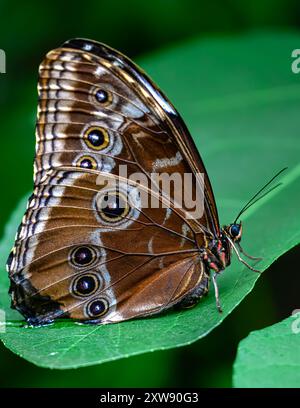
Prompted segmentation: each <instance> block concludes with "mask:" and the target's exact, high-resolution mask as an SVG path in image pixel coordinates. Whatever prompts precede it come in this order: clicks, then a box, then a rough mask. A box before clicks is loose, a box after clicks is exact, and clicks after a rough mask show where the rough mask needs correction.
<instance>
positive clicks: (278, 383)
mask: <svg viewBox="0 0 300 408" xmlns="http://www.w3.org/2000/svg"><path fill="white" fill-rule="evenodd" d="M299 312H300V310H298V313H295V314H294V315H293V316H291V317H289V318H288V319H285V320H283V321H282V322H280V323H277V324H275V325H273V326H270V327H267V328H265V329H263V330H258V331H254V332H252V333H250V334H249V336H248V337H246V338H245V339H244V340H242V341H241V342H240V344H239V348H238V353H237V357H236V360H235V363H234V376H233V382H234V385H235V387H247V388H248V387H262V388H267V387H268V388H292V387H294V388H299V387H300V313H299Z"/></svg>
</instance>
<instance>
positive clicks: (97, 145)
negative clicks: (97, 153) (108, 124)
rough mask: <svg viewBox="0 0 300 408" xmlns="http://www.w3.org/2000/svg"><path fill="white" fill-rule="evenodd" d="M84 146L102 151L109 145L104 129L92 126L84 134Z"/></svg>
mask: <svg viewBox="0 0 300 408" xmlns="http://www.w3.org/2000/svg"><path fill="white" fill-rule="evenodd" d="M84 139H85V143H86V145H87V146H88V147H89V148H90V149H93V150H103V149H105V148H106V147H107V146H108V145H109V142H110V140H109V135H108V132H107V130H106V129H104V128H102V127H98V126H92V127H90V128H88V129H87V131H86V132H85V134H84Z"/></svg>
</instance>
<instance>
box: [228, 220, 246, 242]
mask: <svg viewBox="0 0 300 408" xmlns="http://www.w3.org/2000/svg"><path fill="white" fill-rule="evenodd" d="M223 230H224V232H225V235H228V236H229V237H230V238H231V239H232V241H233V242H240V241H241V238H242V230H243V228H242V221H241V222H240V223H236V222H235V223H233V224H229V225H227V226H225V227H224V228H223Z"/></svg>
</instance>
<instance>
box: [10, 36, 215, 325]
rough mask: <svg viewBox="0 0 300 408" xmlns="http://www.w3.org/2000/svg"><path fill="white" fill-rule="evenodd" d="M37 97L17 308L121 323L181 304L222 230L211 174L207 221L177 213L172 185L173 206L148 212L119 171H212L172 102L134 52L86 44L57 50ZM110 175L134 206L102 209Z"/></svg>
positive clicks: (18, 249) (44, 316)
mask: <svg viewBox="0 0 300 408" xmlns="http://www.w3.org/2000/svg"><path fill="white" fill-rule="evenodd" d="M39 95H40V102H39V110H38V120H37V130H36V137H37V145H36V160H35V175H34V181H35V190H34V194H33V196H32V197H31V199H30V201H29V207H28V210H27V212H26V214H25V216H24V219H23V223H22V225H21V228H20V229H19V233H18V236H17V239H16V244H15V247H14V249H13V253H12V256H11V257H10V259H9V264H8V266H9V271H10V277H11V282H12V285H11V291H12V297H13V305H14V307H17V308H18V309H19V310H20V311H21V312H22V313H23V314H24V315H25V316H26V317H27V318H36V319H37V321H38V322H40V321H47V320H52V319H53V318H55V317H59V316H69V317H72V318H78V319H91V320H94V319H96V320H98V319H100V320H101V322H114V321H121V320H126V319H129V318H132V317H137V316H143V315H147V314H152V313H158V312H159V311H161V310H164V309H166V308H167V307H170V306H172V305H173V304H175V303H177V302H178V301H180V300H181V299H183V298H184V297H185V296H186V295H187V294H189V293H190V292H191V291H192V290H193V289H194V288H195V287H196V286H197V285H198V284H199V283H200V282H201V280H203V279H204V277H205V271H204V270H203V264H202V262H201V259H200V255H199V248H201V247H203V246H206V235H207V234H211V235H215V234H216V233H218V228H219V224H218V218H217V212H216V209H215V203H214V199H213V195H212V191H211V187H210V184H209V180H208V178H207V177H206V179H205V190H204V193H205V211H204V214H203V216H202V217H201V218H199V219H196V218H192V219H187V218H186V211H187V210H188V209H187V208H185V207H184V205H183V208H175V191H174V190H173V191H170V193H169V196H170V197H169V198H170V201H171V202H170V203H169V205H168V206H167V208H161V207H160V208H144V207H143V206H141V204H140V202H139V198H138V193H137V192H136V194H135V193H134V192H135V191H137V190H138V188H137V185H134V184H133V186H131V187H130V191H129V190H128V188H129V187H128V186H127V185H126V186H123V181H124V179H120V178H119V173H120V167H119V166H120V165H126V166H127V167H126V170H127V174H128V177H129V176H131V175H132V174H133V173H136V172H140V173H143V174H144V175H145V176H146V177H148V178H149V176H150V174H151V173H153V172H164V173H167V174H170V175H172V174H173V173H174V172H177V173H179V174H181V175H183V174H184V173H192V175H193V177H194V183H193V188H195V186H196V183H197V182H198V181H197V179H196V177H195V174H196V173H197V172H202V173H203V172H205V169H204V166H203V164H202V161H201V159H200V158H199V155H198V154H197V151H196V149H195V148H194V145H193V142H192V139H191V137H190V135H189V133H188V131H187V130H186V128H185V126H184V124H183V122H182V120H181V119H180V117H179V115H178V114H177V113H176V111H175V110H174V108H173V107H172V105H171V104H170V103H169V102H168V101H167V100H166V99H165V97H164V96H163V95H162V94H161V92H160V91H159V90H158V89H157V88H156V87H155V86H154V85H153V84H152V82H151V81H150V80H149V79H148V78H147V77H146V76H145V75H144V74H143V73H142V72H141V71H140V70H139V69H138V68H137V67H136V66H135V65H133V63H131V62H130V61H129V60H128V59H127V58H125V57H124V56H122V55H121V54H119V53H117V52H116V51H114V50H111V49H110V48H108V47H106V46H104V45H101V44H96V43H94V42H88V41H82V40H73V41H72V42H69V43H68V44H66V45H65V46H63V47H62V48H60V49H57V50H54V51H52V52H50V53H49V54H48V55H47V57H46V59H45V61H44V62H43V63H42V65H41V67H40V81H39ZM205 174H206V173H205ZM109 175H111V177H113V178H114V179H117V180H118V182H119V183H118V186H119V187H118V188H119V189H120V191H118V194H119V195H118V199H119V200H120V199H121V198H122V199H124V197H125V199H124V200H125V201H126V200H127V201H128V200H129V198H130V199H131V200H133V201H132V202H130V200H129V201H128V202H130V205H128V206H127V207H128V208H127V210H128V212H126V213H122V210H120V209H119V208H118V211H119V213H118V214H108V216H107V214H106V216H105V213H103V211H102V209H100V208H99V206H97V202H98V201H97V197H98V196H99V194H100V193H103V194H104V193H105V194H106V195H107V194H109V189H108V187H107V184H105V183H101V180H102V178H105V180H106V177H108V176H109ZM139 188H141V187H139ZM182 188H183V186H182ZM142 190H143V191H144V192H146V195H147V194H148V196H150V197H153V196H155V194H156V193H154V191H153V190H151V189H149V188H148V189H147V188H146V187H145V188H143V189H142ZM129 193H130V194H129ZM131 193H132V194H131ZM103 194H102V195H103ZM100 195H101V194H100ZM159 200H161V198H160V199H159ZM127 201H126V202H127ZM127 210H126V211H127ZM120 211H121V213H120ZM103 214H104V215H103ZM112 215H113V220H111V217H112Z"/></svg>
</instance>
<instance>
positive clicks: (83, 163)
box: [76, 156, 98, 170]
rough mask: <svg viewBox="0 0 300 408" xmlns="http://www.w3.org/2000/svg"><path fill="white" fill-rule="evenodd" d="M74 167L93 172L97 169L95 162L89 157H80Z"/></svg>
mask: <svg viewBox="0 0 300 408" xmlns="http://www.w3.org/2000/svg"><path fill="white" fill-rule="evenodd" d="M76 165H77V166H78V167H81V168H83V169H93V170H97V169H98V164H97V161H96V160H95V159H94V158H93V157H91V156H82V157H80V158H79V159H78V160H77V162H76Z"/></svg>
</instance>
